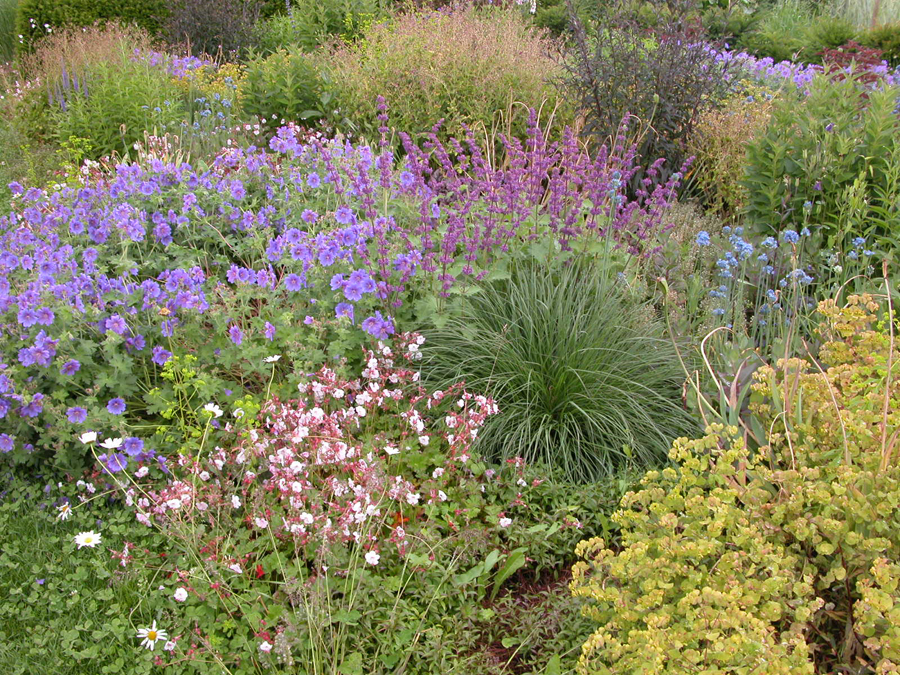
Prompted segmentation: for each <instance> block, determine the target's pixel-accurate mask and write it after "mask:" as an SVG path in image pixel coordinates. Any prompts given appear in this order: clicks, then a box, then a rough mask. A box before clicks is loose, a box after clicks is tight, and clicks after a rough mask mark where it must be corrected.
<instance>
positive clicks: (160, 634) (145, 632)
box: [137, 620, 168, 652]
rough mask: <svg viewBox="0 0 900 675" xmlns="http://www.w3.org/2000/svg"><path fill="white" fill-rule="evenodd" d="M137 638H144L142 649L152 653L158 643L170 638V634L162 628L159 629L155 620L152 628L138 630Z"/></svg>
mask: <svg viewBox="0 0 900 675" xmlns="http://www.w3.org/2000/svg"><path fill="white" fill-rule="evenodd" d="M137 636H138V637H139V638H142V640H141V647H146V648H147V649H149V650H150V651H151V652H152V651H153V648H154V647H155V646H156V643H157V642H159V641H160V640H165V639H166V638H167V637H168V634H167V633H166V631H164V630H162V629H161V628H157V627H156V621H155V620H154V621H153V625H152V626H150V628H138V632H137Z"/></svg>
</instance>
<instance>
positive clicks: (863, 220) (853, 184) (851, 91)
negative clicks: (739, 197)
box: [744, 76, 900, 245]
mask: <svg viewBox="0 0 900 675" xmlns="http://www.w3.org/2000/svg"><path fill="white" fill-rule="evenodd" d="M809 90H810V91H809V96H807V97H805V98H804V99H803V100H802V101H801V100H798V99H797V98H795V97H793V96H790V95H788V94H787V93H783V94H782V95H781V96H780V97H779V98H778V100H777V101H776V103H775V105H774V106H773V107H772V109H771V112H772V116H771V119H770V121H769V125H768V128H767V129H766V131H765V133H762V134H759V135H757V136H756V137H755V138H754V139H752V140H751V141H750V143H749V144H748V146H747V164H746V173H745V179H744V185H745V187H746V189H747V194H748V201H747V210H746V213H747V219H748V222H749V224H750V225H751V227H753V228H754V229H756V230H757V231H758V232H759V233H766V234H769V233H771V232H772V231H778V230H781V229H784V228H793V229H795V230H798V231H799V230H800V229H801V228H802V227H803V226H804V225H805V224H806V223H809V224H810V225H818V226H820V227H821V228H823V231H824V233H825V234H826V235H827V236H828V237H829V241H828V242H827V243H828V245H834V244H835V243H837V240H838V239H841V238H843V236H845V235H852V236H864V237H868V236H869V235H870V234H875V235H877V236H881V237H887V236H895V235H896V234H897V231H898V230H897V228H898V206H897V203H896V202H897V196H898V195H900V118H898V117H897V115H896V114H895V113H894V108H895V106H896V101H897V97H898V95H900V92H898V89H897V88H896V87H890V86H885V87H884V88H882V89H881V90H879V91H870V90H868V89H867V88H865V87H862V86H860V85H859V84H858V83H857V82H855V81H854V80H853V79H845V80H837V79H832V78H828V77H825V76H819V77H816V78H815V79H814V80H813V82H812V83H811V84H810V88H809Z"/></svg>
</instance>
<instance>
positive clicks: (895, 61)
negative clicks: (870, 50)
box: [859, 22, 900, 68]
mask: <svg viewBox="0 0 900 675" xmlns="http://www.w3.org/2000/svg"><path fill="white" fill-rule="evenodd" d="M859 42H860V44H862V45H865V46H866V47H874V48H875V49H880V50H881V55H882V57H884V60H885V61H887V62H888V63H889V64H890V65H891V67H892V68H896V67H898V66H900V22H898V23H891V24H886V25H884V26H879V27H878V28H873V29H872V30H870V31H868V32H865V33H863V34H862V35H861V36H860V38H859Z"/></svg>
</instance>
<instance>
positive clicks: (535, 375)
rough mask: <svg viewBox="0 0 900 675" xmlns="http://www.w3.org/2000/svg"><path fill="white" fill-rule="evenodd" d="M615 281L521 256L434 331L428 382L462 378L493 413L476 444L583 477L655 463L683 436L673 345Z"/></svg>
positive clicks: (686, 425)
mask: <svg viewBox="0 0 900 675" xmlns="http://www.w3.org/2000/svg"><path fill="white" fill-rule="evenodd" d="M623 286H624V284H621V283H620V282H619V281H618V280H617V278H616V276H615V275H613V274H612V273H610V272H609V271H608V270H605V269H603V267H602V266H600V265H598V264H592V263H588V262H583V261H579V262H574V263H572V264H569V265H566V266H562V267H559V266H555V267H547V266H546V265H543V264H539V263H532V262H525V263H520V264H518V265H516V266H514V267H513V269H512V270H511V274H510V277H509V278H508V279H506V280H503V281H495V282H492V283H486V284H484V285H482V286H481V287H479V292H477V293H474V294H472V295H471V296H469V298H468V300H467V303H466V305H465V309H464V310H462V311H461V312H460V313H459V315H458V316H455V317H454V318H452V319H451V320H450V321H449V322H448V323H447V324H446V325H444V326H443V327H442V328H441V329H439V330H435V331H434V332H433V334H432V335H431V336H430V340H429V346H428V348H427V350H426V354H427V356H428V357H429V360H428V364H427V366H426V368H425V374H426V379H427V381H428V382H429V384H430V385H432V386H435V387H443V386H447V385H449V384H450V383H452V382H458V381H465V382H466V385H467V386H469V387H474V388H476V389H477V390H479V391H484V392H488V393H489V395H490V396H491V397H492V398H493V399H494V400H495V401H496V402H497V405H498V407H499V409H500V414H499V415H497V416H496V417H495V418H493V419H492V420H491V421H490V422H489V423H488V424H487V425H486V426H485V428H484V430H483V431H482V432H481V433H480V434H479V438H478V446H477V448H478V450H479V451H480V452H482V453H484V454H485V455H486V456H488V457H489V458H491V459H493V460H495V461H498V460H502V459H506V458H509V457H512V456H516V455H521V456H522V457H524V458H525V459H526V460H527V461H529V462H541V463H543V464H546V465H548V466H550V467H551V468H552V469H553V470H554V471H556V472H559V474H561V475H564V476H566V477H568V478H574V479H577V480H580V481H590V480H596V479H598V478H599V477H601V476H605V475H609V474H611V473H613V472H615V471H618V470H620V469H622V468H625V467H628V466H639V467H646V466H648V465H652V464H655V463H658V462H659V461H661V460H662V459H664V458H665V453H666V450H667V449H668V447H669V446H670V444H671V442H672V440H673V439H674V438H676V437H677V436H679V435H681V434H685V433H689V432H690V430H691V429H692V428H693V425H692V424H691V422H690V420H689V418H688V416H687V414H686V412H685V411H684V410H683V409H682V406H681V385H682V383H683V380H684V374H683V371H682V369H681V366H680V365H679V362H678V359H677V355H676V352H675V348H674V346H673V344H672V343H671V342H670V341H669V340H668V339H667V337H666V336H665V332H664V327H663V326H662V325H661V324H660V323H659V322H658V321H657V320H656V318H655V317H654V316H653V312H652V309H651V308H650V307H649V306H647V305H645V304H643V303H641V302H640V301H638V300H636V299H634V298H631V297H630V296H629V294H628V292H627V290H626V289H624V288H623Z"/></svg>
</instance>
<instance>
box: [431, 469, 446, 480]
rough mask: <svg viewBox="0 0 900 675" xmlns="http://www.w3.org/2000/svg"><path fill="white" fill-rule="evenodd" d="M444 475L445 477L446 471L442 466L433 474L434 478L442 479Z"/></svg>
mask: <svg viewBox="0 0 900 675" xmlns="http://www.w3.org/2000/svg"><path fill="white" fill-rule="evenodd" d="M443 475H444V469H443V467H440V466H439V467H438V468H436V469H435V470H434V471H432V472H431V477H432V478H440V477H441V476H443Z"/></svg>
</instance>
